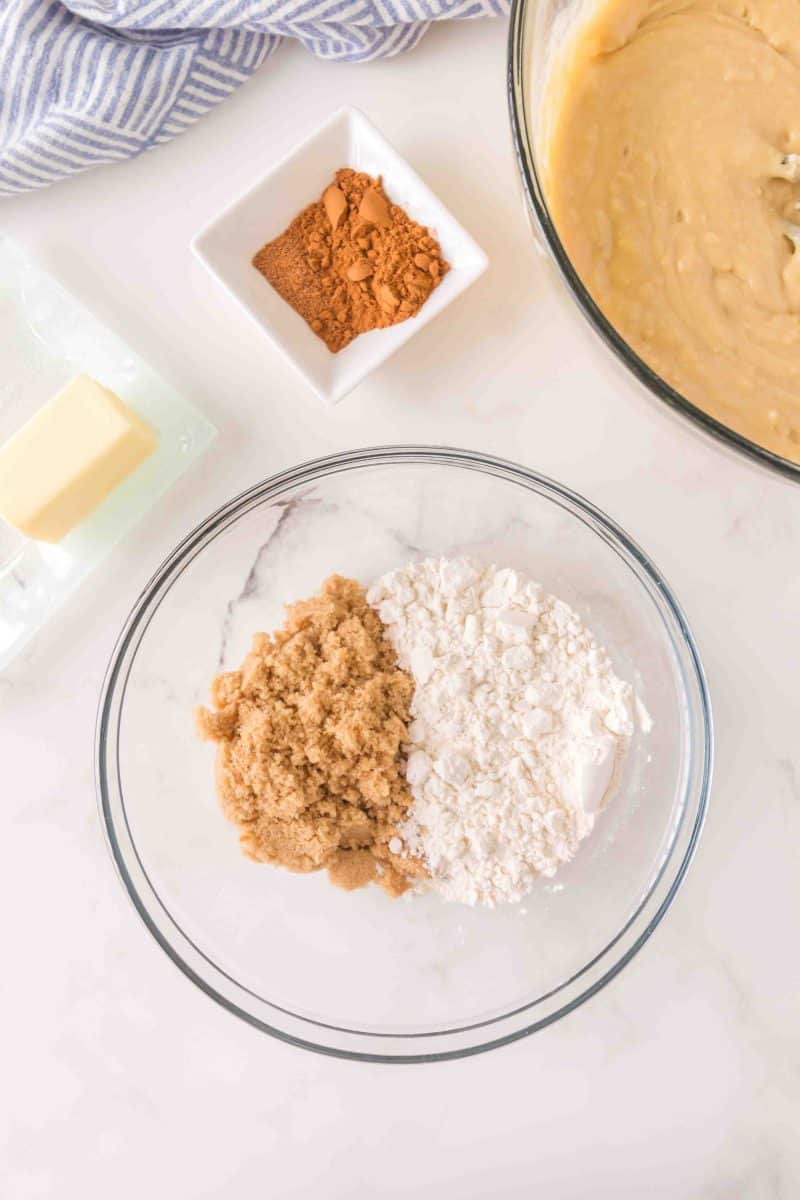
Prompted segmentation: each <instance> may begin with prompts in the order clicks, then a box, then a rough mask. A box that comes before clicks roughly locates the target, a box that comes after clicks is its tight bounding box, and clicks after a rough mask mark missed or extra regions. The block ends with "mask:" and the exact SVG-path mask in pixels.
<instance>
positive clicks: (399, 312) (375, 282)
mask: <svg viewBox="0 0 800 1200" xmlns="http://www.w3.org/2000/svg"><path fill="white" fill-rule="evenodd" d="M253 266H254V267H256V268H257V270H259V271H260V272H261V274H262V275H263V276H264V277H265V279H267V280H268V281H269V282H270V283H271V284H272V286H273V287H274V288H275V290H276V291H277V292H278V293H279V294H280V295H281V296H282V297H283V299H284V300H286V302H287V303H288V304H291V306H292V308H294V309H295V311H296V312H298V313H299V314H300V316H301V317H303V318H304V319H305V320H306V321H307V322H308V324H309V325H310V326H311V328H312V329H313V330H314V332H315V333H316V334H317V335H318V336H319V337H321V338H322V340H323V341H324V342H325V345H326V346H327V347H328V349H329V350H330V351H331V352H332V353H334V354H335V353H337V352H338V351H339V350H342V349H344V347H345V346H347V345H348V344H349V343H350V342H352V340H353V338H355V337H357V336H358V335H359V334H360V333H367V332H368V331H369V330H370V329H385V328H387V327H388V326H390V325H397V324H398V323H399V322H400V321H405V320H407V319H408V318H409V317H413V316H415V315H416V314H417V313H418V312H419V310H420V308H421V307H422V305H423V304H424V303H425V301H426V300H427V299H428V297H429V296H430V294H431V292H432V291H433V290H434V288H436V287H438V285H439V283H440V282H441V280H442V278H443V276H444V275H445V274H446V273H447V271H448V270H449V269H450V268H449V265H448V264H447V263H446V262H445V260H444V258H443V257H442V251H441V248H440V246H439V243H438V242H437V240H436V239H435V238H434V237H433V236H432V234H431V232H430V230H428V229H426V228H425V227H424V226H422V225H418V224H417V222H416V221H412V220H411V218H410V217H409V216H408V215H407V214H406V213H405V212H404V211H403V209H402V208H401V207H400V206H399V205H397V204H392V202H391V200H390V199H389V198H388V196H387V195H386V193H385V192H384V190H383V184H382V182H381V180H380V179H373V178H372V176H371V175H366V174H364V173H363V172H361V171H353V170H351V169H350V168H349V167H343V168H342V169H341V170H339V171H337V172H336V175H335V178H334V181H333V183H331V184H330V185H329V186H328V187H327V188H326V189H325V191H324V192H323V194H322V196H321V197H320V199H319V200H317V201H316V202H315V203H314V204H309V206H308V207H307V208H305V209H303V211H302V212H301V213H300V214H299V215H298V216H297V217H295V219H294V220H293V221H292V223H291V225H290V226H289V228H288V229H286V230H285V231H284V232H283V233H282V234H281V235H280V237H277V238H275V240H274V241H272V242H267V244H266V245H265V246H262V248H261V249H260V250H259V251H258V253H257V254H256V255H255V257H254V258H253Z"/></svg>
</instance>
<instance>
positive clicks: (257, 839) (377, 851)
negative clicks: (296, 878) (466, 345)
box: [196, 575, 424, 896]
mask: <svg viewBox="0 0 800 1200" xmlns="http://www.w3.org/2000/svg"><path fill="white" fill-rule="evenodd" d="M413 690H414V685H413V682H412V680H411V677H410V676H409V675H408V674H406V672H405V671H401V670H400V668H399V667H398V666H397V659H396V656H395V652H394V650H393V649H392V646H391V645H390V643H389V641H388V639H387V637H386V635H385V633H384V629H383V625H382V623H381V621H380V618H379V617H378V615H377V613H375V611H374V610H373V609H372V608H371V607H370V606H369V605H368V604H367V601H366V595H365V592H364V588H363V587H362V586H361V585H360V584H359V583H357V582H355V580H352V579H343V578H342V577H341V576H338V575H332V576H331V577H330V579H328V580H326V582H325V583H324V584H323V586H322V588H321V590H320V592H319V594H318V595H317V596H314V597H313V598H312V599H310V600H301V601H299V602H298V603H296V604H293V605H291V606H290V607H289V608H288V609H287V615H286V623H285V625H284V626H283V628H282V629H280V630H279V631H278V632H277V633H275V634H273V635H270V634H266V633H259V634H256V636H255V638H254V639H253V645H252V649H251V651H250V653H249V654H248V655H247V657H246V658H245V660H244V662H243V664H242V667H241V669H240V670H238V671H230V672H226V673H225V674H222V675H218V676H217V677H216V679H215V680H214V681H213V683H212V686H211V697H212V702H213V705H214V709H213V710H208V709H205V708H201V709H199V710H198V711H197V714H196V717H197V725H198V729H199V731H200V734H201V736H203V737H205V738H208V739H210V740H212V741H215V742H217V743H218V749H217V762H216V778H217V791H218V794H219V798H220V803H221V805H222V810H223V812H224V813H225V816H226V817H227V818H228V819H229V820H230V821H232V822H233V823H234V824H235V825H237V826H238V829H239V833H240V840H241V845H242V849H243V850H244V852H245V854H247V855H248V856H249V857H250V858H254V859H256V860H257V861H259V862H268V863H275V864H279V865H281V866H284V867H288V868H289V870H291V871H317V870H320V869H321V868H325V869H326V870H327V871H328V875H329V877H330V879H331V881H332V882H333V883H335V884H337V885H338V886H339V887H343V888H346V889H348V890H350V889H352V888H357V887H363V886H364V885H365V884H367V883H370V882H372V881H373V880H374V881H376V882H378V883H380V885H381V886H382V887H383V888H384V890H385V891H386V892H388V893H389V895H392V896H398V895H401V894H402V893H403V892H404V891H406V890H407V889H408V887H409V886H410V880H411V879H413V877H414V876H418V875H422V874H424V872H423V870H422V868H421V867H420V866H419V864H417V863H416V862H415V861H414V860H412V859H410V858H408V857H403V858H399V857H398V856H397V855H395V854H393V853H392V852H391V851H390V850H389V842H390V841H391V839H392V838H394V837H396V836H397V826H398V824H399V823H400V822H401V821H402V820H403V818H404V816H405V813H406V810H407V808H408V806H409V804H410V803H411V793H410V792H409V790H408V787H407V785H406V781H405V776H404V772H403V753H402V746H403V743H404V742H405V741H407V726H408V721H409V705H410V702H411V697H412V693H413Z"/></svg>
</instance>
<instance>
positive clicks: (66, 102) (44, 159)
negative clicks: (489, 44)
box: [0, 0, 508, 196]
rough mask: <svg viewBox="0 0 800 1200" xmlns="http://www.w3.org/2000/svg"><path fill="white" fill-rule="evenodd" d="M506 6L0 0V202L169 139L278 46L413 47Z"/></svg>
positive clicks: (343, 52) (331, 0)
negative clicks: (433, 31)
mask: <svg viewBox="0 0 800 1200" xmlns="http://www.w3.org/2000/svg"><path fill="white" fill-rule="evenodd" d="M507 11H508V0H0V196H10V195H13V194H14V193H16V192H25V191H29V190H30V189H32V188H39V187H46V186H47V184H49V183H55V182H56V180H58V179H63V178H64V177H65V176H67V175H72V174H74V172H76V171H85V170H86V169H87V168H88V167H93V166H97V165H98V164H99V163H108V162H116V161H117V160H119V159H122V158H130V157H131V156H132V155H135V154H141V153H142V151H143V150H150V149H152V148H153V147H154V146H159V145H161V143H162V142H168V141H169V140H170V139H171V138H173V137H175V136H176V135H177V134H179V133H181V132H182V131H183V130H184V129H186V128H187V126H189V125H191V124H192V123H193V122H194V121H196V120H197V118H198V117H201V116H202V115H203V114H204V113H206V112H208V110H209V109H210V108H213V107H214V105H215V104H218V103H219V101H220V100H224V99H225V97H226V96H227V95H229V94H230V93H231V92H232V91H233V90H234V88H236V87H238V86H239V84H240V83H243V82H244V80H246V79H247V78H249V76H250V75H252V73H253V72H254V71H255V70H256V69H257V68H258V67H260V66H261V64H262V63H263V62H264V61H265V59H267V58H269V56H270V54H272V53H273V51H274V50H275V49H276V48H277V47H278V45H279V44H280V42H281V39H282V38H284V37H294V38H299V39H300V41H302V42H303V44H304V45H305V46H307V47H308V49H309V50H311V51H312V52H313V53H314V54H317V55H319V56H320V57H321V58H330V59H346V60H349V61H359V60H366V59H371V58H380V57H382V56H386V55H390V54H398V53H400V51H402V50H410V49H411V48H412V46H415V45H416V44H417V42H418V41H419V40H420V38H421V37H422V35H423V34H424V33H425V31H426V29H427V28H428V27H429V25H430V23H431V22H432V21H440V20H445V19H447V18H464V17H482V16H490V15H499V14H502V13H505V12H507Z"/></svg>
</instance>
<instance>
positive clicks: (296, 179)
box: [192, 108, 489, 404]
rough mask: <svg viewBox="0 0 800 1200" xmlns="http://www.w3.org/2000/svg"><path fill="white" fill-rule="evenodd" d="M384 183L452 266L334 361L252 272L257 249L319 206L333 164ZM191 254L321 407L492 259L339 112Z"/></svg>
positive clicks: (359, 117) (386, 150) (370, 131)
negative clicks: (414, 308) (406, 311)
mask: <svg viewBox="0 0 800 1200" xmlns="http://www.w3.org/2000/svg"><path fill="white" fill-rule="evenodd" d="M343 166H350V167H353V168H355V169H356V170H359V171H366V172H368V173H369V174H370V175H381V176H382V177H383V181H384V185H385V187H386V191H387V193H388V195H389V197H390V198H391V200H392V201H394V203H396V204H400V205H402V207H403V208H404V209H405V210H406V212H407V213H408V214H409V216H410V217H413V219H414V220H415V221H419V223H420V224H421V225H426V226H428V227H430V229H431V230H432V231H433V232H434V234H435V235H436V237H437V238H438V239H439V242H440V244H441V247H442V251H443V253H444V256H445V258H446V259H447V260H448V262H449V263H450V266H451V269H450V271H449V272H448V273H447V275H446V276H445V278H444V279H443V281H442V283H441V284H440V285H439V287H438V288H437V289H436V291H435V292H434V293H433V294H432V295H431V297H430V298H429V300H428V301H427V302H426V303H425V305H424V306H423V307H422V309H421V310H420V312H419V313H418V314H417V316H416V317H412V318H411V319H410V320H408V321H404V322H403V323H402V324H400V325H395V326H393V327H392V328H391V329H376V330H373V332H371V333H365V334H362V335H361V336H360V337H358V338H356V339H355V341H353V342H351V344H350V345H349V346H347V347H345V349H344V350H341V351H340V352H339V353H338V354H331V353H330V351H329V350H328V349H327V347H326V346H325V344H324V343H323V342H322V341H321V340H320V339H319V338H318V337H317V336H316V334H314V333H312V331H311V330H310V329H309V327H308V325H306V323H305V321H304V320H303V319H302V317H300V316H298V314H297V313H296V312H295V311H294V310H293V309H292V308H291V307H290V306H289V305H288V304H287V303H286V302H285V301H284V300H282V299H281V297H280V296H279V295H278V293H277V292H276V291H275V290H274V289H273V288H272V287H271V286H270V284H268V283H267V281H266V280H265V279H264V278H263V276H262V275H260V274H259V273H258V271H257V270H256V269H255V267H254V266H253V265H252V258H253V255H254V254H255V252H256V251H257V250H258V249H259V248H260V247H261V246H263V245H264V243H265V242H267V241H270V240H271V239H272V238H274V237H277V236H278V234H280V233H282V232H283V230H284V229H285V228H286V227H287V225H289V223H290V222H291V221H292V220H293V218H294V217H295V216H297V214H298V213H299V212H300V211H301V210H302V209H303V208H305V206H306V205H307V204H310V203H311V202H312V201H313V200H315V199H317V198H318V197H319V196H320V194H321V193H322V191H323V189H324V188H325V187H326V186H327V184H328V183H330V181H331V179H332V177H333V174H334V172H335V171H336V170H338V168H339V167H343ZM192 250H193V251H194V253H195V254H196V255H197V257H198V258H199V259H200V261H201V262H202V263H203V264H204V265H205V266H206V267H207V268H208V270H209V271H210V272H211V274H212V275H214V276H215V277H216V278H217V279H218V280H219V282H220V283H221V284H222V285H223V287H224V288H225V289H226V291H228V292H229V293H230V295H231V296H233V298H234V299H235V300H237V301H238V303H239V304H240V305H241V306H242V308H243V309H244V310H245V312H246V313H247V314H248V315H249V316H250V317H251V318H252V320H254V321H255V322H256V324H257V325H258V326H259V327H260V328H261V329H263V331H264V333H266V334H267V336H268V337H269V338H270V340H271V341H272V342H273V343H274V344H275V345H276V346H277V348H278V349H279V350H280V351H281V353H282V354H283V355H284V357H285V358H286V359H288V361H289V362H291V363H292V365H293V366H294V367H295V368H296V369H297V370H298V371H299V372H300V374H301V375H302V376H303V378H304V379H305V380H306V382H307V383H308V384H309V386H310V387H311V388H313V390H314V391H315V392H316V394H317V395H318V396H319V397H320V399H321V400H324V401H326V402H327V403H328V404H335V403H336V402H337V401H338V400H341V399H342V397H343V396H345V395H347V393H348V392H350V391H352V389H353V388H354V387H355V386H356V384H358V383H360V382H361V381H362V380H363V379H364V378H365V376H366V375H368V374H369V372H370V371H372V370H374V369H375V367H377V366H380V364H381V363H383V362H385V361H386V359H387V358H389V356H390V355H392V354H394V352H395V350H399V348H400V347H401V346H403V345H405V343H406V342H407V341H408V340H409V338H411V337H413V335H414V334H415V333H416V332H417V331H418V330H419V329H422V327H423V326H424V325H427V324H428V322H429V321H431V320H432V319H433V318H434V317H435V316H436V315H437V314H438V313H440V312H441V311H442V309H444V308H446V307H447V305H448V304H450V303H451V302H452V301H453V300H455V298H456V296H459V295H460V294H461V292H463V291H464V290H465V289H466V288H468V287H469V285H470V284H471V283H474V281H475V280H476V279H477V278H478V277H479V276H480V275H482V274H483V272H484V271H485V270H486V268H487V266H488V265H489V261H488V259H487V257H486V255H485V254H484V252H483V251H482V250H481V248H480V246H478V245H477V243H476V242H475V241H474V240H473V238H471V237H470V235H469V234H468V233H467V232H466V230H465V229H463V228H462V227H461V225H459V223H458V221H456V219H455V218H454V217H453V216H452V215H451V213H449V212H448V210H447V209H446V208H445V207H444V205H443V204H442V203H441V202H440V201H439V200H437V198H436V197H435V196H434V194H433V193H432V192H431V191H430V189H429V188H428V187H426V185H425V184H424V183H423V182H422V180H421V179H420V178H419V176H418V175H417V174H416V173H415V172H414V171H413V170H412V169H411V167H410V166H409V165H408V163H407V162H406V161H405V160H404V159H403V158H401V157H400V155H399V154H398V153H397V151H396V150H394V149H393V148H392V147H391V146H390V145H389V143H388V142H387V141H386V140H385V139H384V138H383V137H382V136H381V134H380V133H379V132H378V131H377V129H376V128H375V127H374V126H373V125H372V124H371V123H370V122H369V121H368V120H367V118H366V117H365V116H364V115H363V113H361V112H359V111H358V110H357V109H354V108H343V109H341V110H340V111H339V112H338V113H336V115H335V116H333V117H332V118H331V120H330V121H328V122H327V123H326V124H325V125H323V127H322V128H321V129H320V130H318V131H317V132H316V133H314V134H313V135H312V136H311V137H309V138H308V139H307V141H305V142H303V144H302V145H300V146H298V148H297V149H296V150H294V151H293V152H292V153H291V154H290V155H289V156H288V157H287V158H285V159H284V160H283V162H281V163H279V164H278V166H276V167H274V168H273V169H272V170H271V171H270V172H269V173H268V174H267V175H264V176H263V177H262V178H261V179H259V181H258V182H257V183H256V184H255V185H254V186H253V187H252V188H250V190H249V191H247V192H246V193H245V194H244V195H243V196H241V197H240V198H239V199H238V200H236V201H235V202H234V203H233V204H231V205H230V206H229V207H228V208H226V209H225V211H224V212H223V213H221V214H220V215H219V216H218V217H217V218H216V219H215V220H213V221H212V222H211V223H210V224H209V225H207V226H206V227H205V229H203V230H202V232H201V233H199V234H198V235H197V236H196V237H195V239H194V240H193V242H192Z"/></svg>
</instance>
